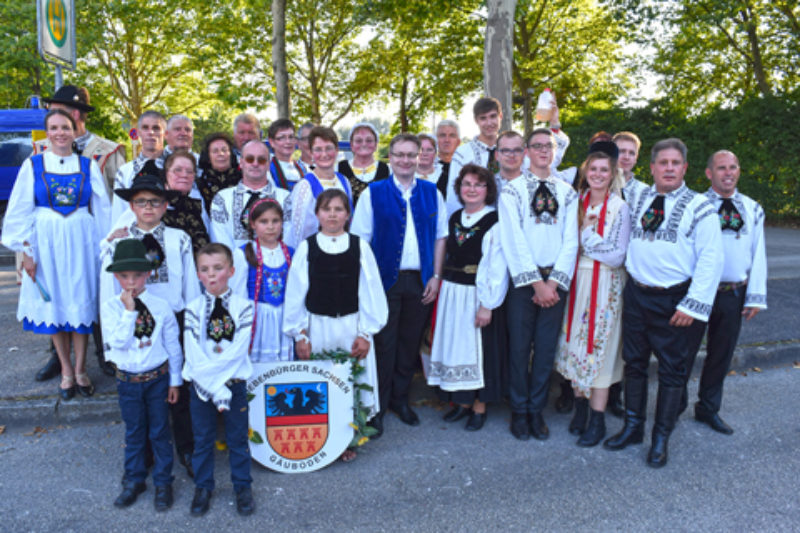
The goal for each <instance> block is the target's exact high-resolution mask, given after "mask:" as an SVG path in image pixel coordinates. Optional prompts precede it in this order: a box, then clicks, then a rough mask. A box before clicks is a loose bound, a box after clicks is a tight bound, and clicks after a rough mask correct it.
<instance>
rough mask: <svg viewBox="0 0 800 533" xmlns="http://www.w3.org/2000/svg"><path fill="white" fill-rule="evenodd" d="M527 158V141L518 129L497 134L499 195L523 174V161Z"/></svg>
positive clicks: (496, 178) (495, 177)
mask: <svg viewBox="0 0 800 533" xmlns="http://www.w3.org/2000/svg"><path fill="white" fill-rule="evenodd" d="M524 160H525V141H524V139H523V138H522V135H520V134H519V133H517V132H516V131H512V130H508V131H504V132H503V133H501V134H500V135H498V136H497V162H498V163H499V164H500V171H499V172H498V173H497V174H495V175H494V179H495V181H496V182H497V195H498V198H499V197H500V193H501V192H503V188H504V187H505V186H506V185H508V184H509V183H510V182H511V181H513V180H515V179H517V178H518V177H520V176H522V173H523V172H522V163H523V161H524Z"/></svg>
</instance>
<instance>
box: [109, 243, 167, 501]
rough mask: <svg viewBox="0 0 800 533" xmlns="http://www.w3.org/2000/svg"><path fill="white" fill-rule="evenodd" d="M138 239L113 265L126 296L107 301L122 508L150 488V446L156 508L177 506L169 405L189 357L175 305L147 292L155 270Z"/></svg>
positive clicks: (123, 247) (121, 249)
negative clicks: (121, 453) (120, 427)
mask: <svg viewBox="0 0 800 533" xmlns="http://www.w3.org/2000/svg"><path fill="white" fill-rule="evenodd" d="M153 266H154V265H153V263H152V261H150V260H149V259H147V249H146V247H145V245H144V244H143V243H142V242H141V241H139V240H137V239H125V240H122V241H120V242H119V243H117V246H116V249H115V250H114V256H113V261H112V262H111V264H110V265H109V266H108V267H107V269H106V270H107V271H109V272H112V273H113V274H114V277H115V278H116V279H117V281H118V282H119V284H120V287H121V288H122V292H121V293H120V294H119V295H118V296H114V297H112V298H109V299H108V300H106V301H105V302H103V305H102V308H101V318H102V320H101V322H102V325H103V338H104V339H105V346H106V359H107V360H108V361H110V362H112V363H114V364H115V365H116V368H117V371H116V376H117V393H118V395H119V407H120V411H121V413H122V420H123V421H124V422H125V476H124V478H123V479H124V481H123V488H122V493H121V494H120V495H119V497H118V498H117V499H116V500H115V501H114V505H115V506H117V507H128V506H130V505H132V504H133V503H134V502H135V501H136V498H137V497H138V495H139V494H141V493H142V492H144V490H145V489H146V485H145V479H146V478H147V467H146V466H145V445H146V442H147V439H148V437H149V439H150V442H151V444H152V447H153V458H154V466H153V484H154V485H155V487H156V493H155V501H154V504H155V508H156V510H157V511H166V510H167V509H169V508H170V507H171V506H172V501H173V497H172V480H173V476H172V463H173V459H172V438H171V433H170V429H169V405H168V403H169V404H174V403H175V402H177V401H178V394H179V392H178V387H180V385H181V383H182V379H181V365H182V363H183V357H182V354H181V350H180V345H179V344H178V322H177V321H176V320H175V314H174V313H173V312H172V309H171V308H170V306H169V304H168V303H167V302H166V301H165V300H162V299H161V298H158V297H157V296H154V295H152V294H151V293H150V292H149V291H146V290H145V283H146V282H147V278H148V277H149V276H150V271H151V270H153Z"/></svg>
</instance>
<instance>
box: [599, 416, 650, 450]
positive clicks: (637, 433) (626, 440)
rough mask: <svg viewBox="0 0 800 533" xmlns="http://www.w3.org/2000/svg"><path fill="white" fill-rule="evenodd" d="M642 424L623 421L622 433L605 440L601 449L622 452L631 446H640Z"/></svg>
mask: <svg viewBox="0 0 800 533" xmlns="http://www.w3.org/2000/svg"><path fill="white" fill-rule="evenodd" d="M643 425H644V422H631V421H629V420H625V425H624V426H623V427H622V431H620V432H619V433H617V434H616V435H614V436H613V437H611V438H610V439H608V440H606V441H605V442H604V443H603V448H605V449H606V450H610V451H612V452H616V451H619V450H624V449H625V448H627V447H628V446H629V445H631V444H641V443H642V441H643V440H644V427H643Z"/></svg>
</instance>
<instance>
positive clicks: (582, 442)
mask: <svg viewBox="0 0 800 533" xmlns="http://www.w3.org/2000/svg"><path fill="white" fill-rule="evenodd" d="M605 436H606V414H605V413H604V412H603V411H595V410H594V409H592V410H591V412H590V413H589V425H588V426H586V431H584V432H583V433H581V438H579V439H578V442H577V444H578V446H583V447H584V448H591V447H592V446H597V445H598V444H600V441H601V440H603V437H605Z"/></svg>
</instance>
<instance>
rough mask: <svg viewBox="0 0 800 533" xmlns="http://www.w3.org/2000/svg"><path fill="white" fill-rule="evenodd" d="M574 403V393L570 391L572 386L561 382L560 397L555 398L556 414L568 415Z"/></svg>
mask: <svg viewBox="0 0 800 533" xmlns="http://www.w3.org/2000/svg"><path fill="white" fill-rule="evenodd" d="M574 402H575V392H574V391H573V390H572V384H570V382H569V381H567V380H564V381H562V382H561V395H559V397H558V398H556V412H557V413H561V414H564V413H569V412H570V411H572V405H573V403H574Z"/></svg>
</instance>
